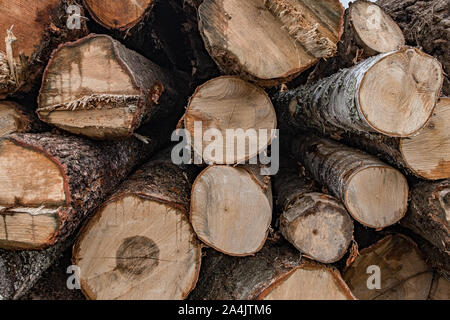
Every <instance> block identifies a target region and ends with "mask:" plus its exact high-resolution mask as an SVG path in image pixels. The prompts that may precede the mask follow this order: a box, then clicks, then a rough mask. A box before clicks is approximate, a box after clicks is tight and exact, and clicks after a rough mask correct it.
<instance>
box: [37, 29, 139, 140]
mask: <svg viewBox="0 0 450 320" xmlns="http://www.w3.org/2000/svg"><path fill="white" fill-rule="evenodd" d="M100 38H105V39H108V40H109V41H110V42H111V48H112V53H113V54H114V56H115V61H116V62H117V63H118V65H119V66H120V67H121V68H122V69H123V71H124V72H125V73H126V74H127V75H128V76H129V78H130V80H131V84H132V85H133V88H134V89H135V90H137V91H139V101H138V105H137V109H138V110H137V112H135V113H134V116H133V120H132V122H131V126H130V128H129V129H128V136H131V135H132V132H133V131H134V129H136V127H137V126H138V125H139V119H140V117H141V114H142V112H143V103H144V101H143V95H144V93H143V89H142V88H141V87H139V84H138V82H137V80H136V77H135V76H134V74H133V72H131V70H130V68H129V67H128V65H127V64H126V63H125V62H124V61H123V59H122V58H121V56H120V54H119V50H118V48H117V47H118V45H119V46H120V45H121V46H123V45H122V44H121V43H120V42H118V41H117V40H115V39H113V38H112V37H111V36H109V35H105V34H95V33H91V34H89V35H87V36H85V37H83V38H81V39H78V40H76V41H72V42H66V43H62V44H60V45H59V46H58V48H56V49H55V50H54V51H53V52H52V55H51V57H50V60H49V62H48V64H47V66H46V67H45V69H44V73H43V76H42V79H43V81H42V84H41V87H40V89H39V94H38V98H37V105H38V110H39V108H41V105H42V103H41V97H42V93H43V91H44V88H45V87H46V81H45V79H47V76H48V71H49V68H50V67H51V66H52V64H53V63H54V60H55V59H56V57H57V56H58V54H59V52H60V51H61V50H62V49H63V48H72V47H78V46H80V45H83V44H84V43H85V42H87V41H91V40H94V39H100ZM36 113H37V115H38V117H39V119H40V120H42V121H44V122H48V121H46V119H45V117H43V116H42V115H41V114H40V112H36Z"/></svg>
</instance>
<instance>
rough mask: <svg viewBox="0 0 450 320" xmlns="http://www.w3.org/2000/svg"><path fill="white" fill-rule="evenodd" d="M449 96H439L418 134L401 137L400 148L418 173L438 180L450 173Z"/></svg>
mask: <svg viewBox="0 0 450 320" xmlns="http://www.w3.org/2000/svg"><path fill="white" fill-rule="evenodd" d="M449 123H450V98H441V100H440V102H439V103H438V104H437V105H436V108H435V111H434V115H433V116H432V117H431V119H430V122H429V123H428V125H427V126H426V127H425V128H424V129H423V130H422V131H420V132H419V133H418V134H417V135H415V136H413V137H410V138H409V139H402V140H401V142H400V151H401V153H402V155H403V158H404V159H405V162H406V163H407V165H408V167H409V168H410V169H411V170H412V171H413V172H415V173H416V174H417V175H419V176H421V177H423V178H426V179H429V180H440V179H447V178H449V177H450V128H449V126H448V124H449Z"/></svg>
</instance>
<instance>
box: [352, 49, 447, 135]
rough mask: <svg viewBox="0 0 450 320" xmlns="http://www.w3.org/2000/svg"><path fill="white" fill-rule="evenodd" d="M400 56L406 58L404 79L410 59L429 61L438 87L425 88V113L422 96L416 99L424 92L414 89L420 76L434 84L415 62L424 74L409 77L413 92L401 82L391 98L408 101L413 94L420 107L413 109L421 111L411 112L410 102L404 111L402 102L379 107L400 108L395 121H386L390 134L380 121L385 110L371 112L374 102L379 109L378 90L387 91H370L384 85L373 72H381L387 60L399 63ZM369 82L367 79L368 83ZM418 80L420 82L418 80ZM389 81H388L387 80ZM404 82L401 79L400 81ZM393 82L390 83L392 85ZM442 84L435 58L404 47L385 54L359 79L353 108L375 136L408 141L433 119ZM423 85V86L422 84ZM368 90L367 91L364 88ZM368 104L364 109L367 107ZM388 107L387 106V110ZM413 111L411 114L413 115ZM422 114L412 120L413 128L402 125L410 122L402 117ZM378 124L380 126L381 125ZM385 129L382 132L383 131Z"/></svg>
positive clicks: (417, 105) (440, 65) (420, 78)
mask: <svg viewBox="0 0 450 320" xmlns="http://www.w3.org/2000/svg"><path fill="white" fill-rule="evenodd" d="M402 55H403V56H408V70H403V72H404V75H406V74H409V75H411V60H412V57H416V60H417V58H420V59H422V60H425V59H426V60H428V61H427V62H428V64H429V65H431V64H434V71H435V72H436V76H437V78H438V79H437V80H436V83H435V84H437V85H438V86H437V87H430V88H426V89H427V94H428V96H427V98H429V99H428V100H430V103H428V106H427V110H424V109H425V106H424V105H425V103H423V100H424V98H423V97H422V96H419V94H420V93H421V92H422V91H425V90H423V88H417V87H416V86H417V84H418V83H419V81H423V79H422V77H423V76H425V75H426V76H427V77H428V79H427V81H428V83H426V84H428V85H430V84H433V80H432V79H431V78H432V76H430V74H431V71H430V70H429V69H428V68H426V69H424V66H423V65H422V64H418V63H417V61H416V67H420V68H422V69H423V70H422V71H423V72H422V73H421V74H419V75H415V74H412V77H413V80H414V81H415V85H414V86H415V90H412V88H411V87H412V86H413V85H412V84H411V83H410V88H408V89H406V86H405V82H404V81H403V82H402V83H400V82H399V81H397V84H398V86H399V88H395V89H398V90H397V92H396V94H395V95H393V97H394V99H399V97H400V98H403V97H402V96H406V97H411V93H412V92H415V93H416V95H415V96H414V98H416V100H417V99H420V100H421V103H419V104H417V103H416V107H420V108H421V110H414V109H412V108H413V105H414V103H413V101H412V100H410V101H408V106H407V110H405V108H404V103H403V101H389V103H387V102H383V103H382V106H381V107H383V108H384V109H386V108H387V107H388V108H392V106H394V107H396V108H398V107H402V109H401V110H400V111H395V112H396V115H395V117H394V116H393V115H392V114H391V115H390V117H388V119H392V121H391V122H392V123H390V124H389V125H390V126H395V130H394V129H393V128H391V129H390V130H389V128H388V127H386V120H387V119H386V118H385V119H383V118H381V117H382V116H383V114H384V112H385V111H387V109H386V110H379V109H381V108H379V107H378V108H376V110H375V108H372V105H373V103H374V101H376V102H377V103H378V106H380V104H379V102H380V99H379V96H380V95H381V92H378V91H380V90H379V89H380V88H381V89H386V88H384V87H383V86H381V87H380V86H378V87H377V86H375V89H377V90H372V89H373V88H372V87H373V85H374V84H378V83H381V84H383V83H384V82H386V81H383V80H384V79H382V78H380V74H378V75H377V74H376V71H378V70H379V69H380V66H382V65H383V64H385V63H386V61H388V60H393V61H399V58H401V57H402ZM422 62H423V61H422ZM381 76H382V77H384V76H389V75H387V74H386V72H382V73H381ZM368 78H370V79H368ZM418 78H419V79H418ZM388 79H390V78H388ZM402 80H404V79H402ZM391 82H392V81H391ZM443 83H444V76H443V69H442V64H441V63H440V62H439V61H438V60H437V59H436V58H434V57H432V56H430V55H428V54H426V53H424V52H422V51H420V50H419V49H417V48H413V47H408V46H405V47H403V48H401V49H399V50H397V51H394V52H391V53H387V54H384V56H383V57H382V58H381V59H379V60H378V61H377V62H376V63H375V64H374V65H372V66H371V67H370V68H369V69H368V70H367V71H366V72H365V73H364V74H363V76H362V79H361V80H360V81H359V84H358V87H357V93H356V105H357V108H358V111H359V114H360V115H361V116H362V117H363V118H364V120H365V122H366V123H367V124H368V125H369V126H370V127H371V128H372V129H373V130H374V131H375V132H379V133H382V134H384V135H387V136H390V137H410V136H413V135H414V134H416V133H417V132H419V131H420V130H421V129H422V128H423V127H424V126H426V124H427V123H428V121H429V120H430V118H431V116H432V115H433V110H434V108H435V106H436V103H437V101H438V99H439V95H440V92H441V89H442V86H443ZM422 84H423V83H422ZM366 87H367V88H366ZM389 89H390V90H391V91H392V90H394V88H392V86H389ZM364 92H367V93H368V94H369V95H368V96H366V95H365V94H364ZM374 95H376V96H377V98H378V99H374V97H373V96H374ZM366 104H367V105H366ZM387 105H389V106H387ZM413 111H414V112H413ZM419 111H420V113H422V116H421V117H419V118H415V119H413V120H415V122H416V123H415V125H414V126H412V127H407V126H406V125H405V123H408V122H411V119H410V118H404V116H405V114H409V115H410V116H411V115H412V114H416V113H419ZM400 120H402V123H403V126H404V128H403V131H402V132H399V130H398V123H399V121H400ZM380 124H381V125H380ZM383 126H384V128H382V127H383Z"/></svg>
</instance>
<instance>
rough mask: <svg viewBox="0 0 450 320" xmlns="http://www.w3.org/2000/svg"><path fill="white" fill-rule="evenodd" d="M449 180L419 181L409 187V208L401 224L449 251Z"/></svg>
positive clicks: (443, 249) (441, 248)
mask: <svg viewBox="0 0 450 320" xmlns="http://www.w3.org/2000/svg"><path fill="white" fill-rule="evenodd" d="M449 219H450V180H443V181H439V182H434V183H430V182H419V183H417V184H416V185H414V186H413V187H412V188H411V194H410V204H409V210H408V212H407V214H406V216H405V218H404V219H402V221H401V224H402V225H403V226H405V227H407V228H409V229H411V230H412V231H414V232H415V233H417V234H419V235H420V236H422V237H423V238H425V239H427V240H428V241H429V242H430V243H432V244H433V245H434V246H436V247H437V248H439V249H440V250H442V251H447V252H449V251H450V234H449Z"/></svg>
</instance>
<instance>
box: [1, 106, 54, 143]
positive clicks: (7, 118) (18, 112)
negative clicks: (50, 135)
mask: <svg viewBox="0 0 450 320" xmlns="http://www.w3.org/2000/svg"><path fill="white" fill-rule="evenodd" d="M48 129H49V127H48V126H47V125H46V124H45V123H44V122H42V121H40V120H39V119H38V117H37V116H36V114H35V112H34V111H33V110H31V108H27V107H24V106H23V105H22V104H19V103H16V102H13V101H0V137H3V136H6V135H8V134H10V133H14V132H17V133H25V132H33V133H37V132H43V131H47V130H48Z"/></svg>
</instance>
